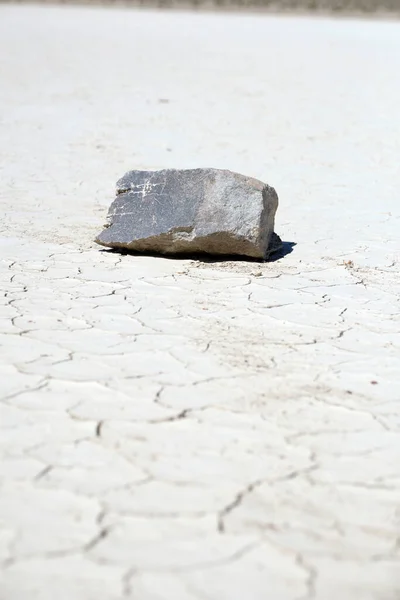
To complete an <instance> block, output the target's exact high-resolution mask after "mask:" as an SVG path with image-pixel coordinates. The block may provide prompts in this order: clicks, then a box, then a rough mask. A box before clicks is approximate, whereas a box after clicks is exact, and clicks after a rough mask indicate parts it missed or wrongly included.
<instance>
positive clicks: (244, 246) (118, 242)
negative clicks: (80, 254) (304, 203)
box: [96, 169, 281, 259]
mask: <svg viewBox="0 0 400 600" xmlns="http://www.w3.org/2000/svg"><path fill="white" fill-rule="evenodd" d="M277 207H278V196H277V194H276V192H275V190H274V188H272V187H270V186H269V185H266V184H265V183H262V182H261V181H258V180H257V179H252V178H251V177H245V176H244V175H239V174H237V173H232V172H231V171H221V170H218V169H190V170H178V169H166V170H162V171H129V172H128V173H126V175H124V176H123V177H122V179H120V180H119V181H118V182H117V197H116V198H115V200H114V202H113V203H112V204H111V206H110V209H109V211H108V217H107V221H108V222H107V224H106V225H105V229H104V230H103V231H102V232H101V233H100V234H99V235H98V237H97V238H96V242H97V243H98V244H101V245H102V246H107V247H109V248H125V249H128V250H133V251H136V252H155V253H162V254H181V253H198V252H200V253H204V252H205V253H208V254H223V255H233V254H236V255H240V256H249V257H252V258H259V259H265V258H267V257H268V255H269V254H270V253H271V252H273V251H274V250H277V249H278V248H279V247H280V245H281V241H280V239H279V237H278V236H277V235H276V234H274V219H275V213H276V209H277Z"/></svg>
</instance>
